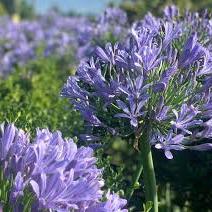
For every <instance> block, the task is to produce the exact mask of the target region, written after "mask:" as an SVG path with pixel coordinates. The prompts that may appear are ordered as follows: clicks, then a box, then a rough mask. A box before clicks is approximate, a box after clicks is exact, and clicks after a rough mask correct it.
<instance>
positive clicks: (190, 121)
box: [171, 104, 203, 134]
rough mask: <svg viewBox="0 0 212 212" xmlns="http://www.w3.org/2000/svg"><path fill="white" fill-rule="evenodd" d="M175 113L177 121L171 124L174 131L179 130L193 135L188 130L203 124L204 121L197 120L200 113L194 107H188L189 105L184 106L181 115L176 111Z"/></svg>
mask: <svg viewBox="0 0 212 212" xmlns="http://www.w3.org/2000/svg"><path fill="white" fill-rule="evenodd" d="M173 113H174V114H175V116H176V120H175V121H172V122H171V124H172V126H173V129H174V130H177V129H179V130H181V131H182V132H184V133H187V134H192V132H191V131H189V130H188V129H189V128H191V127H193V126H196V125H200V124H202V122H203V121H202V120H197V119H195V117H196V115H197V114H198V113H199V111H198V110H197V109H196V108H195V107H194V106H193V105H191V106H188V105H187V104H183V105H182V106H181V110H180V112H179V113H178V112H177V111H176V110H173Z"/></svg>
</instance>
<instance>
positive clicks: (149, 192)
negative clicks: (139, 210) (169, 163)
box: [139, 126, 158, 212]
mask: <svg viewBox="0 0 212 212" xmlns="http://www.w3.org/2000/svg"><path fill="white" fill-rule="evenodd" d="M150 129H151V128H150V127H149V126H148V127H147V126H146V128H145V129H144V133H143V135H142V136H141V140H140V147H139V148H140V156H141V161H142V165H143V177H144V192H145V199H146V201H151V202H152V203H153V207H152V209H151V212H158V197H157V188H156V180H155V171H154V165H153V160H152V153H151V146H150V143H149V132H150Z"/></svg>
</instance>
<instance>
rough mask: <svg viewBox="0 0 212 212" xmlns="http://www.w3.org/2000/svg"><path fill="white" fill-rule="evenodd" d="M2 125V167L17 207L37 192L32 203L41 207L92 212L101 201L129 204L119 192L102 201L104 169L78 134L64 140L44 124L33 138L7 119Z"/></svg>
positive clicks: (107, 209)
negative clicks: (78, 139)
mask: <svg viewBox="0 0 212 212" xmlns="http://www.w3.org/2000/svg"><path fill="white" fill-rule="evenodd" d="M1 129H2V135H1V137H0V147H1V161H0V169H2V170H3V171H4V170H6V169H7V170H9V171H10V172H9V173H10V175H9V176H10V178H9V179H11V180H13V183H12V184H13V185H12V188H11V190H10V201H11V207H12V208H13V209H14V210H16V209H17V208H19V209H20V208H23V205H22V203H23V202H22V200H23V198H25V194H26V193H31V194H32V195H33V199H31V201H32V202H31V205H30V206H29V207H30V208H31V209H32V208H37V209H36V210H43V209H44V210H49V211H51V210H54V211H67V212H68V211H70V210H76V211H91V209H89V208H93V207H100V205H101V207H102V208H104V211H105V212H111V210H112V209H113V210H112V211H114V212H115V211H116V209H117V211H118V210H120V211H121V210H122V208H124V207H125V205H126V201H125V200H122V199H119V197H118V196H114V198H113V197H111V196H110V197H109V196H108V200H107V201H106V202H101V199H102V197H103V190H102V186H103V185H104V181H103V179H102V170H101V169H98V168H97V166H96V158H95V157H94V155H93V150H92V149H91V148H90V147H80V148H78V147H77V145H76V144H75V143H74V141H73V140H72V139H63V137H62V134H61V132H59V131H57V132H54V133H52V132H50V131H49V130H48V129H42V130H40V129H38V130H37V133H36V136H35V139H34V140H32V142H31V143H29V137H28V134H26V133H24V131H22V130H19V129H17V128H16V127H15V126H14V125H13V124H8V125H7V126H5V125H3V124H2V125H1ZM13 158H15V160H13ZM19 162H20V164H19V166H17V163H19ZM5 164H6V166H5ZM15 165H16V166H15ZM5 168H6V169H5ZM3 173H4V174H7V173H8V172H6V171H4V172H3ZM5 176H7V175H5ZM32 195H31V196H32ZM114 195H115V194H114ZM112 199H114V201H113V200H112ZM102 205H105V206H104V207H103V206H102ZM106 205H108V206H106ZM110 209H111V210H110ZM21 210H22V209H21ZM123 211H125V210H124V209H123Z"/></svg>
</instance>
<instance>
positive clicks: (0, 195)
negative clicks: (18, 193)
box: [0, 169, 12, 212]
mask: <svg viewBox="0 0 212 212" xmlns="http://www.w3.org/2000/svg"><path fill="white" fill-rule="evenodd" d="M11 186H12V180H11V179H6V178H5V177H4V176H3V171H2V170H1V169H0V188H1V189H0V210H1V205H4V211H7V212H12V210H11V208H10V204H9V198H10V196H9V192H8V191H10V188H11Z"/></svg>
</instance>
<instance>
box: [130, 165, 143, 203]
mask: <svg viewBox="0 0 212 212" xmlns="http://www.w3.org/2000/svg"><path fill="white" fill-rule="evenodd" d="M142 171H143V164H142V163H141V162H140V163H139V167H137V170H136V172H135V175H134V176H133V182H132V186H131V187H130V188H129V190H128V192H127V200H128V202H129V201H130V199H131V197H132V195H133V193H134V190H135V189H136V184H137V183H138V181H139V179H140V176H141V173H142Z"/></svg>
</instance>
